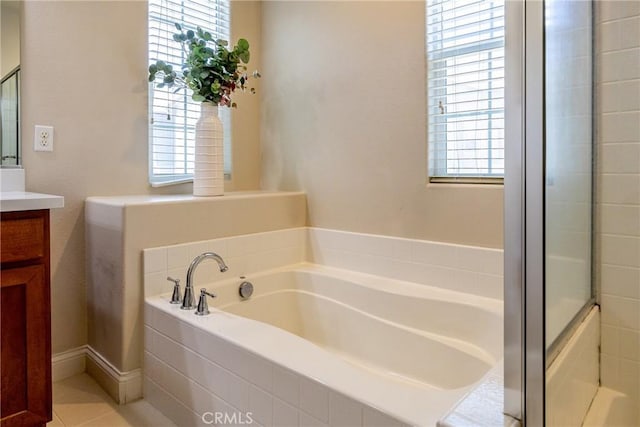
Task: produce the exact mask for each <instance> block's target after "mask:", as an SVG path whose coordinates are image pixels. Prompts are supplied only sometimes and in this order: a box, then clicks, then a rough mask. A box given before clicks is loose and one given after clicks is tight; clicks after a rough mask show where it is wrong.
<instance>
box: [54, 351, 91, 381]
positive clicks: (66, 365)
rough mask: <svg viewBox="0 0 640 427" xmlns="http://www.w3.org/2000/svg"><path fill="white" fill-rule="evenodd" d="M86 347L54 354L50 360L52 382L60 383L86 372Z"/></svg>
mask: <svg viewBox="0 0 640 427" xmlns="http://www.w3.org/2000/svg"><path fill="white" fill-rule="evenodd" d="M86 354H87V346H86V345H83V346H81V347H77V348H73V349H71V350H67V351H63V352H61V353H56V354H54V355H53V357H52V358H51V377H52V380H53V381H54V382H55V381H60V380H63V379H65V378H69V377H72V376H74V375H77V374H81V373H83V372H84V371H85V370H86V363H85V361H86Z"/></svg>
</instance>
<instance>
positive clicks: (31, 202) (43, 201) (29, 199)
mask: <svg viewBox="0 0 640 427" xmlns="http://www.w3.org/2000/svg"><path fill="white" fill-rule="evenodd" d="M62 207H64V197H62V196H54V195H52V194H40V193H30V192H25V191H3V192H0V212H14V211H31V210H38V209H55V208H62Z"/></svg>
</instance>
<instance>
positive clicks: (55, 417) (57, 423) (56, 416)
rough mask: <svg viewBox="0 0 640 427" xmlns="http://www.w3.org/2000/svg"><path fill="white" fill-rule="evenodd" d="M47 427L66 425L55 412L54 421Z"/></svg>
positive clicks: (62, 426)
mask: <svg viewBox="0 0 640 427" xmlns="http://www.w3.org/2000/svg"><path fill="white" fill-rule="evenodd" d="M47 427H64V424H63V423H62V421H60V418H59V417H58V415H56V413H55V411H54V412H53V419H52V420H51V421H50V422H48V423H47Z"/></svg>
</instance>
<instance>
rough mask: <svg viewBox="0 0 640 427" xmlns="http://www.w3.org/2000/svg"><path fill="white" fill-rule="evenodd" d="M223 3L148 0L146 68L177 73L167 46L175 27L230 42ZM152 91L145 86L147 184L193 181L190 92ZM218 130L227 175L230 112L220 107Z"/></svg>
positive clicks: (177, 49)
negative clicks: (158, 64) (159, 63)
mask: <svg viewBox="0 0 640 427" xmlns="http://www.w3.org/2000/svg"><path fill="white" fill-rule="evenodd" d="M229 9H230V7H229V1H228V0H149V63H150V64H151V63H155V61H156V60H163V61H165V62H166V63H168V64H172V65H173V67H174V69H175V70H176V71H177V72H178V73H181V72H182V64H183V61H184V59H185V53H184V52H183V50H182V48H181V45H180V43H178V42H176V41H174V40H173V34H174V33H176V32H177V30H176V27H175V23H176V22H177V23H179V24H181V25H182V28H183V30H184V31H186V30H194V31H195V30H196V28H197V27H201V28H202V29H204V30H205V31H208V32H210V33H211V34H212V35H213V37H214V39H217V38H221V39H224V40H229V38H230V22H231V19H230V10H229ZM174 92H175V87H174V88H173V89H169V88H166V87H165V88H161V89H158V88H157V87H156V84H155V83H150V84H149V122H150V124H149V180H150V181H151V184H156V185H157V184H160V185H161V184H163V183H170V182H181V181H186V180H190V179H192V178H193V166H194V160H193V156H194V149H195V148H194V146H195V125H196V121H197V120H198V117H199V116H200V103H198V102H194V101H192V100H191V91H190V90H180V91H179V92H176V93H174ZM218 112H219V113H218V114H219V115H220V119H221V120H222V123H223V126H224V157H225V158H224V168H225V174H230V173H231V112H230V111H229V108H227V107H220V108H219V109H218Z"/></svg>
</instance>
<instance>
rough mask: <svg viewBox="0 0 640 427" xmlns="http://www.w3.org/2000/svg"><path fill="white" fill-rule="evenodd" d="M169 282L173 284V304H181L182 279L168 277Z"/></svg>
mask: <svg viewBox="0 0 640 427" xmlns="http://www.w3.org/2000/svg"><path fill="white" fill-rule="evenodd" d="M167 280H168V281H169V282H173V294H172V295H171V301H169V302H170V303H171V304H181V303H182V297H181V296H180V279H174V278H173V277H170V276H168V277H167Z"/></svg>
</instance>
